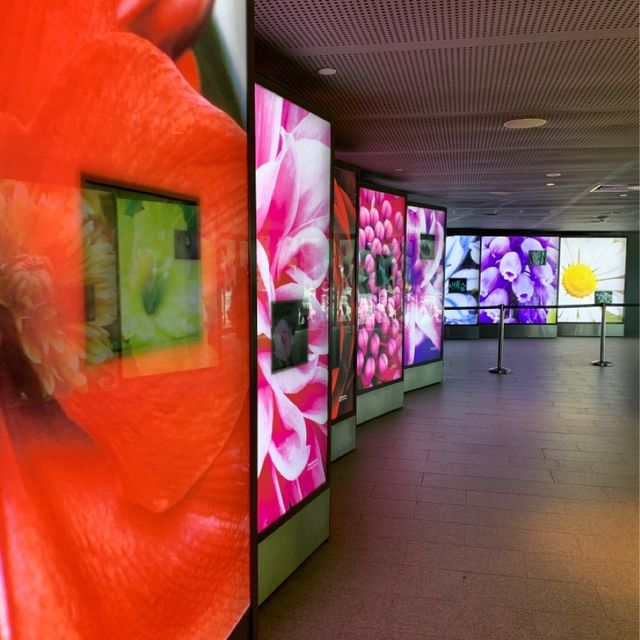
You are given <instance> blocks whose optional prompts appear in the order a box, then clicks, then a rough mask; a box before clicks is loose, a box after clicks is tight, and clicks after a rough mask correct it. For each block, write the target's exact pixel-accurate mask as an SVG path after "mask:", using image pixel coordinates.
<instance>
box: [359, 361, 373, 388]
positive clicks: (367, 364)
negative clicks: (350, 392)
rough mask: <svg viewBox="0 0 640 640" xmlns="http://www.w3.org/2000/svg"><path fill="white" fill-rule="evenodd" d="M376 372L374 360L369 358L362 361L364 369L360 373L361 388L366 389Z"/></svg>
mask: <svg viewBox="0 0 640 640" xmlns="http://www.w3.org/2000/svg"><path fill="white" fill-rule="evenodd" d="M375 372H376V361H375V359H374V358H372V357H371V356H369V357H368V358H367V359H366V360H365V361H364V369H363V371H362V386H363V387H368V386H369V385H370V384H371V381H372V380H373V376H374V374H375Z"/></svg>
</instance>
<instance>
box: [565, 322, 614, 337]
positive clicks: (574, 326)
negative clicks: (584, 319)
mask: <svg viewBox="0 0 640 640" xmlns="http://www.w3.org/2000/svg"><path fill="white" fill-rule="evenodd" d="M558 335H559V336H562V337H565V336H567V337H571V338H574V337H581V338H592V337H594V336H599V335H600V324H599V323H594V324H583V323H581V322H580V323H578V322H567V323H564V322H563V323H562V324H559V325H558ZM606 336H607V337H612V338H621V337H623V336H624V324H608V325H607V333H606Z"/></svg>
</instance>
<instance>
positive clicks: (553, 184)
mask: <svg viewBox="0 0 640 640" xmlns="http://www.w3.org/2000/svg"><path fill="white" fill-rule="evenodd" d="M546 184H547V187H555V186H556V183H555V182H547V183H546Z"/></svg>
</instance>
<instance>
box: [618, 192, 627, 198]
mask: <svg viewBox="0 0 640 640" xmlns="http://www.w3.org/2000/svg"><path fill="white" fill-rule="evenodd" d="M628 195H629V194H628V193H621V194H620V197H621V198H626V197H627V196H628Z"/></svg>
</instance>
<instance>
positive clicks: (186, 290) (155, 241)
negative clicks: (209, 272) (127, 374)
mask: <svg viewBox="0 0 640 640" xmlns="http://www.w3.org/2000/svg"><path fill="white" fill-rule="evenodd" d="M121 194H123V196H124V197H118V200H117V217H118V223H117V225H118V257H119V265H118V266H119V283H120V320H121V331H122V333H121V336H122V351H123V352H124V353H136V352H142V351H147V350H150V349H155V348H160V347H163V346H169V345H175V344H179V343H183V342H189V341H192V340H197V339H198V338H199V337H200V335H201V331H202V311H201V274H200V259H199V257H200V256H199V247H198V220H197V207H196V205H191V204H185V203H179V202H175V201H167V200H165V199H157V200H155V199H152V197H149V198H148V199H147V197H146V196H145V199H140V196H139V195H137V194H135V195H134V196H131V197H126V196H127V194H126V192H120V193H119V196H120V195H121Z"/></svg>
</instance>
